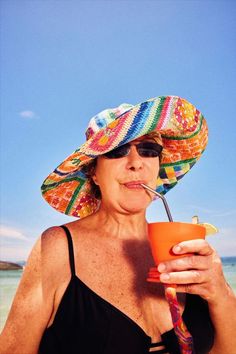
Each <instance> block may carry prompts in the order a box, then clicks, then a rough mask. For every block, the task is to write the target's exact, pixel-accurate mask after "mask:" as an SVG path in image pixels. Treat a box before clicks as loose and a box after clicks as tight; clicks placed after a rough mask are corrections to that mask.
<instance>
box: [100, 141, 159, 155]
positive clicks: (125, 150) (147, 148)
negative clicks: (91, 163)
mask: <svg viewBox="0 0 236 354" xmlns="http://www.w3.org/2000/svg"><path fill="white" fill-rule="evenodd" d="M136 149H137V151H138V153H139V155H140V156H141V157H158V156H160V154H161V152H162V146H161V145H159V144H157V143H152V142H149V141H147V142H142V143H139V144H137V145H136ZM129 150H130V145H129V144H125V145H122V146H119V147H118V148H116V149H114V150H111V151H109V152H107V153H105V154H104V156H105V157H107V158H108V159H119V158H121V157H124V156H127V155H128V154H129Z"/></svg>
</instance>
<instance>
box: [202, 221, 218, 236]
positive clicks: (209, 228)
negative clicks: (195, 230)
mask: <svg viewBox="0 0 236 354" xmlns="http://www.w3.org/2000/svg"><path fill="white" fill-rule="evenodd" d="M199 225H201V226H204V227H205V229H206V235H214V234H216V233H217V232H219V230H218V229H217V227H215V226H214V225H212V224H209V223H207V222H203V223H200V224H199Z"/></svg>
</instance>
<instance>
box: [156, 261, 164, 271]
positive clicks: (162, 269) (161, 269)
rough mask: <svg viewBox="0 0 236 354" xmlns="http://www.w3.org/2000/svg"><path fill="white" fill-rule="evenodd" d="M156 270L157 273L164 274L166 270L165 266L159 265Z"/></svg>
mask: <svg viewBox="0 0 236 354" xmlns="http://www.w3.org/2000/svg"><path fill="white" fill-rule="evenodd" d="M157 269H158V270H159V272H164V270H166V266H165V264H163V263H160V264H159V266H158V267H157Z"/></svg>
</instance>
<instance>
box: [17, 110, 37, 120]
mask: <svg viewBox="0 0 236 354" xmlns="http://www.w3.org/2000/svg"><path fill="white" fill-rule="evenodd" d="M19 114H20V116H21V117H22V118H25V119H35V118H38V117H37V115H36V114H35V112H33V111H30V110H26V111H22V112H20V113H19Z"/></svg>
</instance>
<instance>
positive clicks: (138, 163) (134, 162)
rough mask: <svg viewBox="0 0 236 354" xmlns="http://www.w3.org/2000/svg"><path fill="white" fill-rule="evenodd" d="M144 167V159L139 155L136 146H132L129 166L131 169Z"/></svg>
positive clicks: (128, 158)
mask: <svg viewBox="0 0 236 354" xmlns="http://www.w3.org/2000/svg"><path fill="white" fill-rule="evenodd" d="M142 167H143V159H142V157H141V156H140V155H139V153H138V151H137V149H136V146H135V145H131V146H130V152H129V154H128V155H127V168H128V169H130V170H139V169H141V168H142Z"/></svg>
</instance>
